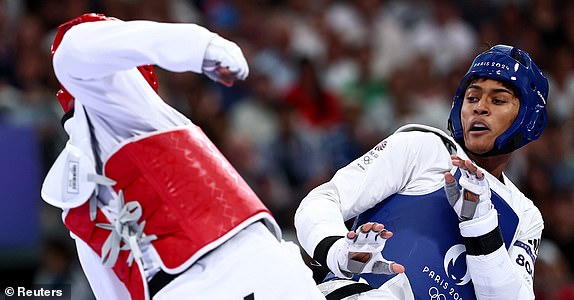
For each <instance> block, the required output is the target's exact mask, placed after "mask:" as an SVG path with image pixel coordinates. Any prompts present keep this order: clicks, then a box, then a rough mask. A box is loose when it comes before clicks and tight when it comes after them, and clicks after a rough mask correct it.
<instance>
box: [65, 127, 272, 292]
mask: <svg viewBox="0 0 574 300" xmlns="http://www.w3.org/2000/svg"><path fill="white" fill-rule="evenodd" d="M104 173H105V176H106V177H108V178H110V179H113V180H114V181H116V184H115V185H114V186H113V189H114V190H115V191H116V192H119V191H120V190H121V191H123V194H124V199H125V203H126V204H128V203H130V202H131V201H137V202H138V203H139V205H140V206H141V217H139V219H138V220H137V224H138V225H141V224H142V223H141V222H143V221H145V226H143V227H144V228H143V232H144V233H145V235H147V236H151V235H155V236H156V237H157V239H155V240H154V241H152V242H151V243H152V245H153V247H154V248H155V249H156V251H157V253H158V254H159V256H160V259H161V264H162V269H164V271H166V272H168V273H172V274H175V273H179V272H181V271H184V270H185V269H187V268H188V267H189V266H190V265H191V264H192V263H193V262H195V261H196V260H197V259H198V258H199V257H201V256H202V255H203V254H205V253H207V252H208V251H210V250H212V249H214V248H215V247H217V246H219V245H221V244H222V243H223V242H225V241H226V240H228V239H229V238H230V237H231V236H233V235H234V234H235V233H237V232H238V231H240V230H241V229H243V228H245V227H246V226H248V225H249V224H251V223H253V222H255V221H257V220H262V219H263V220H265V223H266V224H267V225H268V227H270V229H271V230H272V231H274V232H275V234H276V235H279V231H278V230H279V229H278V227H277V225H276V223H275V221H274V220H273V218H272V216H271V214H270V212H269V210H268V209H267V208H266V207H265V206H264V204H263V203H262V202H261V201H260V200H259V198H258V197H257V196H256V195H255V193H254V192H253V191H252V190H251V188H250V187H249V186H248V185H247V183H245V181H244V180H243V179H242V178H241V176H240V175H239V174H238V173H237V172H236V171H235V169H234V168H233V167H232V166H231V165H230V164H229V162H228V161H227V160H226V159H225V158H224V157H223V155H222V154H221V153H220V152H219V151H218V150H217V149H216V148H215V146H214V145H213V144H212V143H211V141H210V140H209V139H208V138H207V137H206V136H205V135H204V133H203V132H202V131H201V129H199V127H197V126H190V127H186V128H180V129H176V130H172V131H167V132H162V133H157V134H154V135H151V136H147V137H143V138H139V139H137V140H134V141H131V142H129V143H127V144H124V145H123V146H122V147H121V148H120V149H119V150H118V151H117V152H115V153H114V154H113V155H112V156H111V157H110V158H109V159H108V160H107V161H106V162H105V165H104ZM132 204H133V203H132ZM97 223H110V220H108V218H107V217H106V216H105V215H104V214H103V213H102V211H101V210H100V209H98V211H97V215H96V220H94V221H91V220H90V216H89V202H86V203H84V204H83V205H82V206H79V207H77V208H73V209H70V210H69V212H68V214H67V215H66V217H65V224H66V227H68V229H69V230H70V231H71V232H73V233H74V234H75V235H77V236H78V237H79V238H81V239H82V240H83V241H84V242H86V243H87V244H88V245H89V246H90V247H91V248H92V249H93V250H94V251H95V252H96V253H97V254H98V255H99V256H100V257H101V256H102V247H103V245H104V243H105V241H106V239H107V238H108V236H109V235H110V230H107V229H104V228H100V227H98V226H96V224H97ZM125 244H126V241H125V240H123V241H122V243H121V245H125ZM127 250H128V251H126V250H121V251H119V256H118V259H117V261H116V262H115V264H114V266H113V270H114V272H115V274H116V275H117V276H118V278H119V279H120V280H121V281H122V282H123V283H124V285H125V286H126V287H127V289H128V290H129V292H130V294H131V296H132V299H134V300H139V299H147V298H148V296H147V294H148V293H147V285H145V284H144V282H145V280H144V279H143V272H142V271H141V270H140V268H139V265H138V264H136V263H134V264H131V266H130V265H129V264H128V256H129V255H130V251H131V250H130V249H127Z"/></svg>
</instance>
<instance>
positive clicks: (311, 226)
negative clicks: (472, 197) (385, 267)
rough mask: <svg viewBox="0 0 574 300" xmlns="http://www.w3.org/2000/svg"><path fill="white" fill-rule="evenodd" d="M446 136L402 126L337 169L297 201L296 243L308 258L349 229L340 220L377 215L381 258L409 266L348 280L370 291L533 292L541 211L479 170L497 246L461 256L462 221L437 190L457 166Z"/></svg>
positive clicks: (421, 294)
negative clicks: (383, 233)
mask: <svg viewBox="0 0 574 300" xmlns="http://www.w3.org/2000/svg"><path fill="white" fill-rule="evenodd" d="M443 139H446V140H449V141H450V144H452V145H456V143H455V142H454V140H452V139H451V138H450V137H449V136H447V135H446V134H445V133H444V132H442V131H440V130H438V129H434V128H431V127H427V126H422V125H406V126H403V127H402V128H400V129H399V130H397V132H396V133H394V134H393V135H391V136H389V137H388V138H387V139H385V140H383V141H382V142H381V143H379V144H378V145H377V146H375V147H374V148H373V149H372V150H371V151H369V152H368V153H366V154H365V155H363V156H361V157H359V158H357V159H356V160H355V161H353V162H352V163H350V164H349V165H347V166H346V167H344V168H342V169H340V170H339V171H338V172H337V173H336V174H335V175H334V177H333V178H332V179H331V180H330V181H329V182H327V183H325V184H323V185H321V186H319V187H317V188H315V189H314V190H312V191H311V192H310V193H309V194H308V195H307V197H305V198H304V199H303V201H302V202H301V204H300V206H299V208H298V210H297V213H296V216H295V226H296V229H297V236H298V238H299V241H300V243H301V245H302V246H303V248H304V249H305V250H306V251H307V253H308V254H309V255H311V256H313V255H314V254H315V250H316V247H317V245H319V243H320V242H321V241H323V240H324V239H325V238H327V237H333V236H341V237H342V236H345V235H346V233H347V232H348V229H347V228H346V227H345V224H344V222H345V221H347V220H350V219H352V218H356V219H355V225H354V227H356V226H358V225H361V224H364V223H366V222H368V221H375V222H379V223H383V224H384V225H385V228H387V229H388V230H390V231H392V232H393V233H394V235H393V237H392V238H390V239H389V241H387V243H386V246H385V248H384V249H383V251H382V253H383V256H384V257H385V258H386V259H388V260H394V261H397V262H398V263H401V264H403V265H405V267H406V272H405V274H400V275H394V276H390V275H375V274H361V275H360V276H356V277H355V278H354V279H355V280H358V279H359V277H360V278H361V281H364V280H366V281H367V282H368V283H369V284H370V285H371V286H373V287H374V288H375V289H376V288H379V289H385V288H386V287H385V285H388V284H392V285H393V287H392V288H390V290H391V294H394V295H395V298H396V299H404V298H405V296H404V295H408V296H407V297H406V298H409V299H412V297H413V296H414V298H415V299H429V297H430V299H454V300H460V299H464V300H467V299H474V298H476V299H534V293H533V274H534V270H533V269H534V263H535V260H536V254H537V250H538V244H539V241H540V238H541V234H542V229H543V220H542V216H541V214H540V211H539V210H538V209H537V208H536V207H535V206H534V204H533V203H532V201H531V200H529V199H527V198H526V197H525V196H524V194H522V193H521V192H520V191H519V190H518V189H517V188H516V186H514V184H512V182H511V181H510V180H509V179H508V178H507V177H506V176H504V183H503V182H501V181H499V180H498V179H496V178H495V177H493V176H492V175H491V174H489V173H488V172H486V171H484V170H482V171H483V172H484V173H485V174H486V178H487V180H488V183H489V185H490V188H491V191H492V195H493V196H492V201H493V204H494V207H495V209H496V210H495V211H496V212H497V214H498V219H496V214H494V218H491V220H490V221H492V220H495V221H496V220H498V225H499V227H500V229H501V232H502V235H503V239H504V245H503V246H502V247H500V248H499V249H498V250H496V251H494V252H492V253H490V254H487V255H477V256H474V255H466V251H465V247H464V244H463V243H462V241H461V233H460V231H461V229H460V228H462V223H460V224H459V221H458V218H457V215H456V213H455V211H454V209H453V208H452V207H451V206H450V204H449V203H448V201H447V199H446V196H445V192H444V190H443V187H444V173H445V172H449V171H450V172H451V173H452V174H454V175H455V177H457V178H458V176H459V174H460V171H457V169H458V168H455V167H453V165H452V163H451V159H450V153H449V150H448V149H447V147H446V144H448V143H445V142H443ZM456 148H457V149H456V150H454V151H456V154H457V155H458V156H459V157H461V158H463V159H468V156H467V155H466V154H465V153H464V151H463V150H461V148H460V146H458V145H456ZM454 151H453V152H454ZM485 222H486V221H485V220H483V218H478V219H474V220H470V221H466V222H463V223H465V224H464V227H465V229H464V230H466V231H467V232H473V231H476V232H480V231H481V227H483V226H489V225H485ZM459 226H460V228H459ZM405 275H406V276H405ZM393 277H394V278H393ZM328 279H329V276H328ZM397 281H407V282H403V283H402V284H401V283H400V282H399V283H397ZM409 283H410V285H409ZM397 286H400V287H406V288H409V286H410V287H412V294H411V291H404V290H402V291H399V290H395V291H394V292H393V291H392V289H396V288H397ZM387 289H388V288H387ZM403 289H404V288H403ZM366 294H368V292H367V293H366ZM384 294H385V295H387V294H389V290H387V291H385V293H384Z"/></svg>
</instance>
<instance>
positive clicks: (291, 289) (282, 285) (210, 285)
mask: <svg viewBox="0 0 574 300" xmlns="http://www.w3.org/2000/svg"><path fill="white" fill-rule="evenodd" d="M153 299H154V300H173V299H206V300H219V299H254V300H258V299H273V300H275V299H297V300H303V299H325V298H324V296H323V295H322V294H321V292H320V291H319V289H318V288H317V286H316V284H315V281H314V280H313V275H312V272H311V269H309V268H308V267H307V266H306V265H305V263H304V262H303V259H302V257H301V253H300V250H299V247H297V246H296V245H295V244H293V243H291V242H283V243H280V242H278V241H277V239H276V238H275V237H274V236H273V235H272V234H271V232H269V230H268V229H267V228H266V227H265V226H264V225H263V224H262V223H261V222H256V223H254V224H252V225H250V226H248V227H247V228H246V229H244V230H242V231H241V232H239V233H238V234H237V235H235V236H234V237H233V238H232V239H230V240H229V241H227V242H225V243H224V244H223V245H221V246H219V247H217V248H216V249H215V250H213V251H211V252H210V253H208V254H207V255H205V256H204V257H202V258H201V259H200V260H198V261H197V262H196V263H194V264H193V265H192V266H191V267H190V268H189V269H188V270H187V271H185V272H184V273H182V274H181V275H179V276H178V277H177V278H175V279H174V280H173V281H172V282H171V283H169V284H168V285H166V286H165V287H164V288H163V289H162V290H160V291H159V292H158V293H157V294H156V295H155V297H154V298H153Z"/></svg>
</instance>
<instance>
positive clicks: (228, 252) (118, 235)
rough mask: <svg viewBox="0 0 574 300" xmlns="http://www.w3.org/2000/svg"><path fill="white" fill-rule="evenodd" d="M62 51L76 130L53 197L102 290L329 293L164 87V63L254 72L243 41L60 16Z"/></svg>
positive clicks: (192, 29)
mask: <svg viewBox="0 0 574 300" xmlns="http://www.w3.org/2000/svg"><path fill="white" fill-rule="evenodd" d="M52 51H53V52H52V53H53V66H54V71H55V74H56V76H57V78H58V81H59V82H60V84H61V86H62V90H61V91H60V92H58V98H59V100H60V103H61V104H62V108H63V109H64V111H65V112H66V115H65V120H64V122H65V123H64V128H65V130H66V132H67V133H68V134H69V137H70V139H69V141H68V143H67V144H66V147H65V148H64V150H63V151H62V153H61V154H60V156H59V157H58V158H57V160H56V162H55V163H54V165H53V166H52V168H51V169H50V171H49V173H48V175H47V177H46V179H45V181H44V184H43V187H42V197H43V198H44V199H45V201H46V202H48V203H50V204H52V205H54V206H57V207H59V208H61V209H62V210H63V213H62V217H63V221H64V223H65V225H66V227H67V228H68V229H69V230H70V233H71V236H72V237H73V238H74V240H75V241H76V246H77V250H78V256H79V259H80V262H81V265H82V268H83V270H84V272H85V274H86V276H87V278H88V280H89V282H90V285H91V287H92V290H93V292H94V294H95V295H96V297H97V298H98V299H134V300H142V299H152V298H153V299H190V298H193V299H324V297H323V296H322V295H321V293H320V292H319V290H318V289H317V287H316V285H315V282H314V280H313V278H312V273H311V271H310V270H309V269H308V268H307V267H306V266H305V264H304V262H303V260H302V258H301V256H300V253H299V251H298V248H297V247H296V246H295V245H294V244H292V243H287V242H284V241H282V239H281V232H280V229H279V227H278V225H277V224H276V222H275V220H274V219H273V217H272V216H271V214H270V212H269V211H268V209H267V208H266V207H265V206H264V205H263V203H262V202H261V201H260V200H259V199H258V198H257V196H256V195H255V194H254V192H253V191H252V190H251V189H250V188H249V186H248V185H247V184H246V183H245V181H243V179H242V178H241V177H240V176H239V174H238V173H237V172H236V171H235V170H234V168H233V167H232V166H231V165H230V164H229V163H228V162H227V160H226V159H225V158H224V157H223V155H222V154H221V153H220V152H219V151H218V150H217V149H216V148H215V146H214V145H213V144H212V143H211V141H210V140H209V139H208V138H207V137H206V136H205V134H204V133H203V132H202V131H201V129H200V128H199V127H197V126H196V125H194V124H193V123H192V122H191V121H190V120H189V119H187V118H186V117H185V116H183V115H182V114H181V113H179V112H178V111H176V110H175V109H174V108H172V107H170V106H169V105H168V104H166V103H165V102H164V101H163V100H162V99H161V98H160V96H159V95H158V94H157V90H158V83H157V78H156V76H155V73H154V70H153V66H152V65H158V66H160V67H162V68H164V69H166V70H168V71H173V72H186V71H191V72H196V73H204V74H206V75H207V76H208V77H209V78H211V79H213V80H215V81H218V82H220V83H222V84H224V85H226V86H231V85H232V84H233V82H234V80H243V79H245V78H246V77H247V75H248V72H249V69H248V66H247V62H246V61H245V58H244V57H243V54H242V52H241V49H240V48H239V47H238V46H237V45H236V44H235V43H233V42H231V41H228V40H226V39H224V38H222V37H220V36H219V35H217V34H215V33H212V32H210V31H208V30H207V29H205V28H203V27H201V26H198V25H194V24H175V23H172V24H169V23H158V22H151V21H121V20H118V19H115V18H109V17H106V16H104V15H99V14H86V15H82V16H80V17H78V18H75V19H73V20H71V21H69V22H67V23H64V24H62V25H61V26H60V27H59V29H58V33H57V35H56V38H55V40H54V43H53V46H52ZM294 286H295V287H297V288H295V289H294V288H293V287H294Z"/></svg>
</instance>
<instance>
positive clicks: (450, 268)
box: [444, 244, 470, 285]
mask: <svg viewBox="0 0 574 300" xmlns="http://www.w3.org/2000/svg"><path fill="white" fill-rule="evenodd" d="M464 253H466V247H464V245H463V244H456V245H454V246H452V247H450V249H448V251H447V252H446V254H445V255H444V271H445V272H446V275H447V276H448V277H449V278H450V279H452V280H454V281H455V284H456V285H465V284H467V283H468V282H469V281H470V273H469V271H468V268H466V270H465V273H464V275H463V276H460V274H455V273H454V266H455V264H456V262H457V260H458V259H459V258H461V257H462V260H465V257H466V256H465V255H464Z"/></svg>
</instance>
